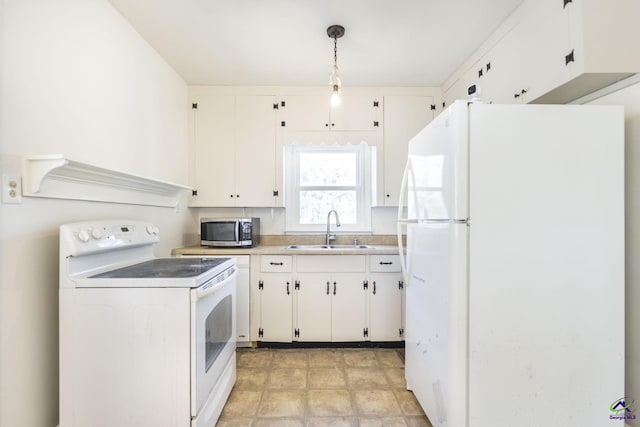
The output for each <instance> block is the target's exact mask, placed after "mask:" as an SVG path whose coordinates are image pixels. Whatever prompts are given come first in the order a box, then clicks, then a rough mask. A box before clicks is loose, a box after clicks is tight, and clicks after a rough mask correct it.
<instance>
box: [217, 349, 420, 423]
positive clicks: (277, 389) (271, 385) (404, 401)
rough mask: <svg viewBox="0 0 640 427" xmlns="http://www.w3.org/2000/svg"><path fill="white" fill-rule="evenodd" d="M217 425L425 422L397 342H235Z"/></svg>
mask: <svg viewBox="0 0 640 427" xmlns="http://www.w3.org/2000/svg"><path fill="white" fill-rule="evenodd" d="M237 368H238V378H237V382H236V385H235V387H234V388H233V391H232V392H231V396H230V397H229V400H228V401H227V404H226V406H225V407H224V410H223V412H222V415H221V417H220V419H219V420H218V423H217V424H216V425H217V426H220V427H222V426H225V427H226V426H238V427H240V426H278V427H289V426H314V427H315V426H336V427H338V426H425V427H431V423H430V422H429V420H428V419H427V417H426V416H425V415H424V412H423V411H422V409H421V408H420V405H419V404H418V402H417V401H416V399H415V397H414V396H413V393H411V392H410V391H407V390H406V388H405V380H404V362H403V357H402V350H398V349H373V348H363V349H348V348H347V349H333V348H331V349H327V348H323V349H238V352H237Z"/></svg>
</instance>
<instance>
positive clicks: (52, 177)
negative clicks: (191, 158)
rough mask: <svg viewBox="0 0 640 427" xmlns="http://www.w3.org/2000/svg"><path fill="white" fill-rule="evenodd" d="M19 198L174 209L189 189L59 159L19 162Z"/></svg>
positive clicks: (60, 157) (31, 159)
mask: <svg viewBox="0 0 640 427" xmlns="http://www.w3.org/2000/svg"><path fill="white" fill-rule="evenodd" d="M22 169H23V170H22V195H23V196H26V197H47V198H54V199H71V200H87V201H96V202H111V203H126V204H134V205H146V206H164V207H176V206H177V205H178V203H179V201H180V197H181V195H182V194H183V193H184V192H188V193H191V192H192V191H193V188H191V187H187V186H185V185H180V184H174V183H171V182H166V181H161V180H157V179H152V178H147V177H143V176H139V175H134V174H130V173H126V172H120V171H117V170H113V169H106V168H102V167H99V166H94V165H90V164H87V163H82V162H76V161H74V160H70V159H67V158H65V157H64V156H62V155H44V156H29V157H25V158H24V159H23V165H22Z"/></svg>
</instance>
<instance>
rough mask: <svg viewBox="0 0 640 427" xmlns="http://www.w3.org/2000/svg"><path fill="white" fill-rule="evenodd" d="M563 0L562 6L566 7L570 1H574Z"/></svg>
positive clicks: (571, 0)
mask: <svg viewBox="0 0 640 427" xmlns="http://www.w3.org/2000/svg"><path fill="white" fill-rule="evenodd" d="M563 2H564V4H563V5H562V8H563V9H564V8H565V7H567V5H568V4H569V3H573V0H563Z"/></svg>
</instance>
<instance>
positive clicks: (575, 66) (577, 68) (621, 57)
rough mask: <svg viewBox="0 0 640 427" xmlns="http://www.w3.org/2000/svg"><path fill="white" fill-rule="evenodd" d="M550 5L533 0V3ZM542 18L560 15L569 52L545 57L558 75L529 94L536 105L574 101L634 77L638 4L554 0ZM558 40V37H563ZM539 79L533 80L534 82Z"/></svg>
mask: <svg viewBox="0 0 640 427" xmlns="http://www.w3.org/2000/svg"><path fill="white" fill-rule="evenodd" d="M552 1H553V0H544V1H542V0H536V2H535V4H536V5H537V4H538V3H540V6H536V7H541V6H542V5H544V4H547V3H550V2H552ZM553 3H554V4H555V3H557V4H558V5H557V6H556V7H555V8H553V10H551V9H552V8H551V7H548V8H547V9H545V15H544V16H543V19H544V20H545V21H546V20H547V19H549V20H552V19H558V17H556V16H555V14H560V15H562V18H561V19H562V21H563V22H566V23H567V24H566V26H565V29H566V30H567V32H568V34H569V48H568V49H567V50H565V51H563V52H560V54H559V57H558V53H555V55H554V57H553V58H551V57H549V58H548V59H547V61H551V62H552V63H553V64H554V66H555V68H554V69H553V71H552V72H553V73H554V74H560V75H561V78H560V81H559V83H558V84H554V85H552V87H548V88H546V90H541V91H539V92H538V91H536V92H534V93H532V95H531V99H532V101H533V102H536V103H562V102H567V101H571V100H573V99H576V98H579V97H581V96H583V95H586V94H587V93H590V92H593V91H594V90H597V89H600V88H602V87H605V86H607V85H609V84H611V83H614V82H616V81H618V80H621V79H623V78H625V77H627V76H630V75H632V74H634V73H637V72H640V55H638V40H640V26H639V25H638V18H639V17H640V2H639V1H638V0H618V1H603V0H556V1H554V2H553ZM563 37H564V34H563ZM561 42H562V41H561V40H558V41H557V43H561ZM542 77H543V76H538V75H536V78H542Z"/></svg>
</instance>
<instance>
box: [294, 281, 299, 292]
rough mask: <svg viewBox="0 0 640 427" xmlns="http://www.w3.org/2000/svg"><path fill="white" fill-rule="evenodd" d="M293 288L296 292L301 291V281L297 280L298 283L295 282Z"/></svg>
mask: <svg viewBox="0 0 640 427" xmlns="http://www.w3.org/2000/svg"><path fill="white" fill-rule="evenodd" d="M293 288H294V289H295V290H296V291H299V290H300V280H296V281H295V282H294V285H293Z"/></svg>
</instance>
